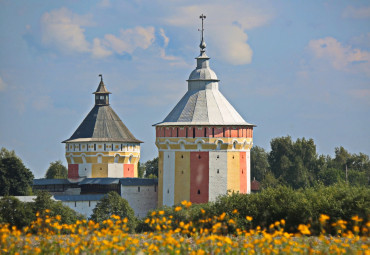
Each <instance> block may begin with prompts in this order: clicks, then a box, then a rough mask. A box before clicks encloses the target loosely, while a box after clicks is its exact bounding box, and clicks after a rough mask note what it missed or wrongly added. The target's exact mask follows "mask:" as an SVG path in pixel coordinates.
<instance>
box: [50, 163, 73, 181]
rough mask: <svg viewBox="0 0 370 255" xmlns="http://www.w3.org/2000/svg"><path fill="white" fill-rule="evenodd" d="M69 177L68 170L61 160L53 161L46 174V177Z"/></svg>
mask: <svg viewBox="0 0 370 255" xmlns="http://www.w3.org/2000/svg"><path fill="white" fill-rule="evenodd" d="M67 177H68V170H67V168H66V167H65V166H64V165H63V163H62V161H60V160H58V161H55V162H51V163H50V166H49V168H48V170H47V171H46V174H45V178H46V179H67Z"/></svg>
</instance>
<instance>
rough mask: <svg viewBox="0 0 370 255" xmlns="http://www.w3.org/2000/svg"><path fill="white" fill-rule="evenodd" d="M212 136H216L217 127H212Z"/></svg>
mask: <svg viewBox="0 0 370 255" xmlns="http://www.w3.org/2000/svg"><path fill="white" fill-rule="evenodd" d="M212 137H215V128H212Z"/></svg>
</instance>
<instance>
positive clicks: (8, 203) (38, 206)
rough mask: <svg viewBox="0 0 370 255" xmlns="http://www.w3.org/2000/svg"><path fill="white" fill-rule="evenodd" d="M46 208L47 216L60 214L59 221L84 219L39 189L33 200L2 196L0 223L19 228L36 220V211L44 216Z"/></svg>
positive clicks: (73, 221) (64, 222)
mask: <svg viewBox="0 0 370 255" xmlns="http://www.w3.org/2000/svg"><path fill="white" fill-rule="evenodd" d="M46 209H48V210H50V212H49V213H48V214H47V215H49V216H56V215H60V216H61V221H60V222H61V223H63V224H73V223H75V222H76V220H82V219H84V217H83V216H82V215H81V214H78V213H76V212H75V211H74V210H72V209H71V208H69V207H68V206H65V205H63V204H62V202H60V201H55V200H52V199H51V195H50V193H48V192H46V191H41V192H38V194H37V197H36V199H35V202H21V201H19V200H18V199H17V198H15V197H3V198H2V199H1V200H0V223H9V224H10V225H11V226H16V227H17V228H19V229H21V228H22V227H25V226H29V225H30V224H31V222H32V221H34V220H36V213H39V215H40V216H41V217H43V216H45V215H46V213H45V210H46Z"/></svg>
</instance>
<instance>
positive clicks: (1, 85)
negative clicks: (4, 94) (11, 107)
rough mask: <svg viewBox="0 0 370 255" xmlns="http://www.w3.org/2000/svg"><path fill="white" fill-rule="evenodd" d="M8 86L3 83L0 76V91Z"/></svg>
mask: <svg viewBox="0 0 370 255" xmlns="http://www.w3.org/2000/svg"><path fill="white" fill-rule="evenodd" d="M7 87H8V85H7V84H6V83H5V81H4V80H3V79H2V78H1V76H0V91H4V90H5V89H6V88H7Z"/></svg>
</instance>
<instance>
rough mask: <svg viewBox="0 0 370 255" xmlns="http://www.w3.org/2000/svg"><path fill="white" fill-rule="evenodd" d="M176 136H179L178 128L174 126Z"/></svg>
mask: <svg viewBox="0 0 370 255" xmlns="http://www.w3.org/2000/svg"><path fill="white" fill-rule="evenodd" d="M176 137H179V128H176Z"/></svg>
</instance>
